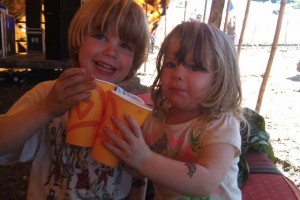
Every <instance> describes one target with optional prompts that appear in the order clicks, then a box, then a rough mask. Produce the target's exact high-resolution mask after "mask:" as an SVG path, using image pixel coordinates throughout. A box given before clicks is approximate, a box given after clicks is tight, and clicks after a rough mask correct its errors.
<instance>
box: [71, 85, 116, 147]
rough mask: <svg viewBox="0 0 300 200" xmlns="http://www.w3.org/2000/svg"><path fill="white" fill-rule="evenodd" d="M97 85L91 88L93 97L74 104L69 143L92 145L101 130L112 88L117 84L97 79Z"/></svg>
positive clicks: (82, 145)
mask: <svg viewBox="0 0 300 200" xmlns="http://www.w3.org/2000/svg"><path fill="white" fill-rule="evenodd" d="M96 83H97V87H96V88H95V89H93V90H91V97H90V98H89V99H87V100H86V101H81V102H79V103H78V104H76V105H74V106H73V107H72V108H71V109H70V111H69V115H68V125H67V136H66V137H67V138H66V141H67V143H69V144H72V145H76V146H81V147H92V146H93V144H94V141H95V138H96V136H97V133H98V131H99V127H100V125H101V122H102V119H103V116H104V113H105V109H106V107H107V105H108V101H109V97H108V95H109V93H108V91H110V90H115V89H116V88H117V86H116V85H114V84H112V83H109V82H105V81H101V80H96Z"/></svg>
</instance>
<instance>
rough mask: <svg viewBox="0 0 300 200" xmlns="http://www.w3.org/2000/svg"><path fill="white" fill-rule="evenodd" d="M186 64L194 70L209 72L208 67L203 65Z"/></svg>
mask: <svg viewBox="0 0 300 200" xmlns="http://www.w3.org/2000/svg"><path fill="white" fill-rule="evenodd" d="M185 66H186V67H187V68H188V69H190V70H191V71H193V72H207V69H206V68H204V67H202V66H195V65H185Z"/></svg>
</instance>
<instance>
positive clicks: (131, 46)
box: [121, 43, 134, 51]
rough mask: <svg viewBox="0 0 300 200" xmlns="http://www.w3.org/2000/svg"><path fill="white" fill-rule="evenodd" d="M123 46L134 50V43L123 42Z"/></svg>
mask: <svg viewBox="0 0 300 200" xmlns="http://www.w3.org/2000/svg"><path fill="white" fill-rule="evenodd" d="M121 47H122V48H124V49H127V50H129V51H132V50H133V49H134V47H133V45H131V44H129V43H122V44H121Z"/></svg>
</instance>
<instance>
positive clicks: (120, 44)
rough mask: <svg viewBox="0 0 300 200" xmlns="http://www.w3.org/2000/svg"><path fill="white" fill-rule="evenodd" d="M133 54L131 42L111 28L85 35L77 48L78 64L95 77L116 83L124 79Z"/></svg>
mask: <svg viewBox="0 0 300 200" xmlns="http://www.w3.org/2000/svg"><path fill="white" fill-rule="evenodd" d="M134 54H135V47H134V45H133V44H131V43H128V42H126V41H121V39H120V38H119V37H118V36H116V35H115V34H113V31H112V29H111V28H109V29H108V30H107V31H106V32H105V33H101V34H99V35H96V36H87V37H86V38H85V39H84V41H83V43H82V45H81V47H80V48H79V58H78V60H79V65H80V67H82V68H85V69H86V70H87V71H88V72H89V73H91V74H94V75H95V77H96V78H97V79H101V80H104V81H108V82H111V83H118V82H120V81H122V80H124V79H125V77H126V76H127V75H128V73H129V71H130V68H131V66H132V62H133V58H134Z"/></svg>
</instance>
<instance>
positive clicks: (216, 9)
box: [208, 0, 225, 28]
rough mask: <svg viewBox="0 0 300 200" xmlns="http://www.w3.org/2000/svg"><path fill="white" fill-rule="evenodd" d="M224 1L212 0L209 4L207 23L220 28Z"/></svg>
mask: <svg viewBox="0 0 300 200" xmlns="http://www.w3.org/2000/svg"><path fill="white" fill-rule="evenodd" d="M224 4H225V0H213V1H212V3H211V9H210V15H209V19H208V23H209V24H211V25H213V26H215V27H217V28H220V26H221V21H222V14H223V9H224Z"/></svg>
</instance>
